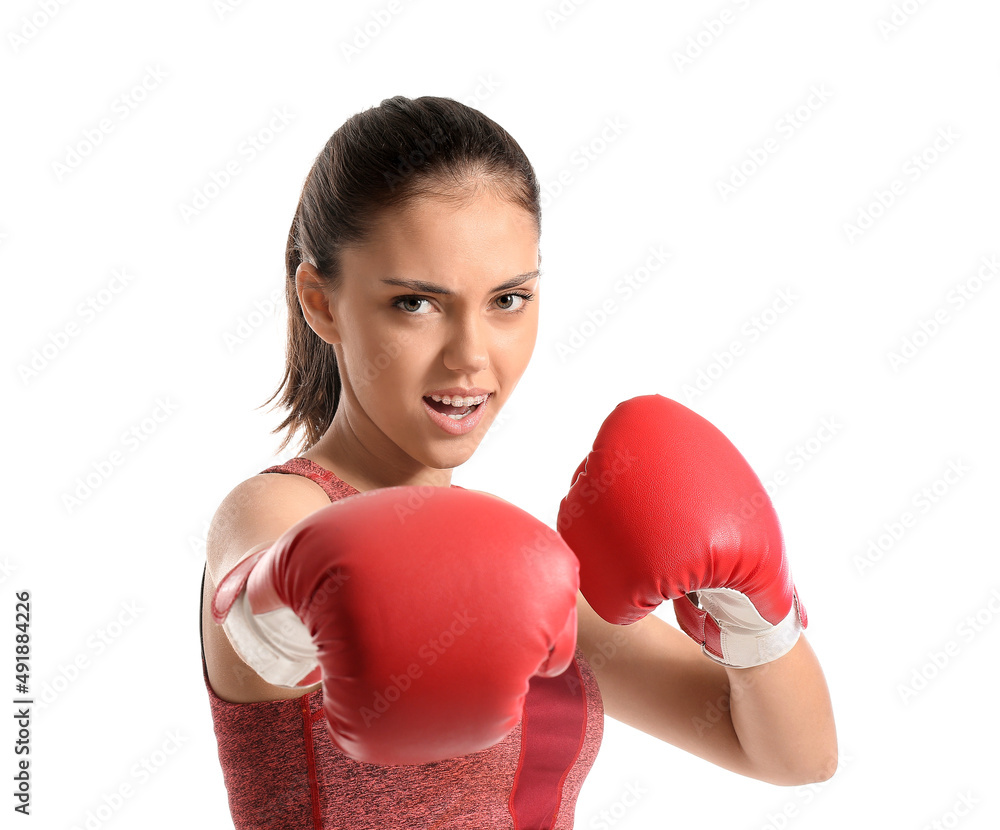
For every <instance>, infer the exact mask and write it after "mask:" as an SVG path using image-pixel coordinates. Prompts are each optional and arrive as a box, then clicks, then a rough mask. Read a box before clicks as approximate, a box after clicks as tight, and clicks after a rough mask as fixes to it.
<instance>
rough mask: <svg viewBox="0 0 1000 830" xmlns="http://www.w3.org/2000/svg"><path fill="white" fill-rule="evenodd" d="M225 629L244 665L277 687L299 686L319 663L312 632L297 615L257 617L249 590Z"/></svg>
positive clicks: (278, 612) (282, 612)
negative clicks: (249, 597) (248, 596)
mask: <svg viewBox="0 0 1000 830" xmlns="http://www.w3.org/2000/svg"><path fill="white" fill-rule="evenodd" d="M222 627H223V628H224V629H225V631H226V635H227V636H228V637H229V642H230V643H232V645H233V648H234V649H235V650H236V653H237V654H238V655H239V656H240V657H241V658H242V659H243V662H245V663H246V664H247V665H248V666H250V668H252V669H253V670H254V671H256V672H257V674H259V675H260V676H261V677H262V678H263V679H264V680H266V681H267V682H268V683H270V684H272V685H274V686H289V687H294V686H297V685H298V683H299V681H300V680H302V679H303V678H304V677H306V676H308V675H309V673H310V672H312V671H313V670H314V669H315V668H316V666H317V665H318V664H319V661H318V660H317V655H318V651H317V649H316V646H315V644H314V643H313V640H312V636H311V635H310V633H309V629H308V628H306V626H305V623H303V622H302V620H300V619H299V618H298V617H297V616H296V614H295V612H294V611H292V609H291V608H278V609H276V610H274V611H268V612H267V613H265V614H254V613H253V611H251V610H250V603H249V602H248V600H247V592H246V590H245V589H244V590H243V591H242V592H241V593H240V595H239V597H238V598H237V599H236V602H234V603H233V607H232V608H231V609H230V610H229V614H228V615H227V616H226V619H225V621H224V622H223V624H222Z"/></svg>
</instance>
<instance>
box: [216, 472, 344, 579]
mask: <svg viewBox="0 0 1000 830" xmlns="http://www.w3.org/2000/svg"><path fill="white" fill-rule="evenodd" d="M328 504H330V497H329V496H328V495H327V494H326V493H325V492H324V490H323V488H322V487H320V485H319V484H317V483H316V482H315V481H312V480H311V479H309V478H307V477H305V476H301V475H288V474H282V473H258V474H257V475H253V476H250V477H249V478H247V479H245V480H244V481H241V482H240V483H239V484H237V485H236V486H235V487H233V489H232V490H230V491H229V493H227V494H226V496H225V498H223V500H222V502H221V503H220V504H219V506H218V508H217V509H216V511H215V514H214V515H213V516H212V521H211V523H210V524H209V529H208V537H207V539H206V558H207V560H208V568H209V571H210V573H212V574H213V575H214V576H216V577H221V576H222V575H223V574H225V573H227V572H228V571H229V570H230V569H231V568H232V567H233V566H234V565H235V564H236V563H237V562H238V561H239V559H241V558H242V557H243V556H244V555H245V554H246V553H247V552H248V551H249V550H250V549H251V548H252V547H255V546H260V545H262V544H266V543H270V542H273V541H274V540H275V539H277V538H278V537H279V536H280V535H281V534H282V533H284V532H285V531H286V530H287V529H288V528H290V527H291V526H292V525H294V524H296V523H297V522H299V521H300V520H301V519H304V518H305V517H306V516H308V515H309V514H310V513H313V512H315V511H316V510H320V509H322V508H323V507H325V506H327V505H328ZM220 571H221V572H220Z"/></svg>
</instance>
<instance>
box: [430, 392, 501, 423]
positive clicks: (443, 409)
mask: <svg viewBox="0 0 1000 830" xmlns="http://www.w3.org/2000/svg"><path fill="white" fill-rule="evenodd" d="M424 401H425V402H426V403H427V405H428V406H429V407H430V408H431V409H433V410H434V411H435V412H440V413H441V414H442V415H447V416H448V417H449V418H451V419H452V420H453V421H461V420H463V419H464V418H466V417H468V416H469V415H471V414H472V413H473V412H475V411H476V410H477V409H478V408H479V407H481V406H482V405H483V403H486V401H483V402H482V403H476V404H472V406H453V405H452V404H450V403H445V402H444V401H436V400H434V399H433V398H430V397H425V398H424Z"/></svg>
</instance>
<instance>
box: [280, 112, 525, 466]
mask: <svg viewBox="0 0 1000 830" xmlns="http://www.w3.org/2000/svg"><path fill="white" fill-rule="evenodd" d="M484 190H488V191H492V192H493V193H495V194H497V195H498V196H500V197H501V198H503V199H505V200H507V201H509V202H510V203H511V204H514V205H517V206H518V207H521V208H523V209H524V210H525V211H527V212H528V213H529V214H530V215H532V216H533V217H534V219H535V227H536V229H537V231H538V234H539V238H540V237H541V201H540V196H539V187H538V180H537V179H536V177H535V172H534V170H533V168H532V166H531V164H530V162H529V161H528V158H527V156H526V155H525V154H524V151H523V150H521V148H520V146H519V145H518V143H517V142H516V141H515V140H514V139H513V138H512V137H511V136H510V135H509V134H508V133H507V131H506V130H504V129H503V127H501V126H500V125H499V124H497V123H496V122H494V121H492V120H491V119H489V118H487V117H486V116H485V115H483V114H482V113H481V112H479V111H478V110H475V109H473V108H471V107H468V106H466V105H465V104H462V103H459V102H458V101H455V100H453V99H451V98H435V97H430V96H423V97H421V98H413V99H411V98H405V97H403V96H401V95H397V96H395V97H393V98H386V99H385V100H384V101H382V103H381V104H379V105H378V106H377V107H371V108H370V109H367V110H365V111H364V112H359V113H357V114H355V115H352V116H351V117H350V118H348V119H347V121H345V122H344V123H343V124H342V125H341V127H340V128H339V129H338V130H337V131H336V132H335V133H334V134H333V135H332V136H330V139H329V141H327V143H326V146H325V147H323V149H322V150H321V151H320V153H319V155H318V156H317V157H316V160H315V161H314V162H313V166H312V168H311V169H310V171H309V175H308V176H307V177H306V180H305V184H304V185H303V186H302V195H301V197H300V198H299V204H298V207H297V208H296V210H295V218H294V219H293V220H292V227H291V230H289V232H288V245H287V248H286V250H285V300H286V302H287V304H288V341H287V349H286V357H285V376H284V378H283V379H282V381H281V384H280V385H279V386H278V389H277V390H276V391H275V393H274V394H273V395H272V396H271V397H270V398H268V400H267V401H265V404H267V403H270V402H271V401H273V400H274V399H275V398H277V397H279V396H280V399H279V401H278V404H277V405H278V406H279V407H281V408H283V409H287V410H288V416H287V417H286V418H285V420H284V421H282V422H281V424H280V425H279V426H278V427H276V428H275V429H274V430H272V432H280V431H282V430H287V433H286V435H285V437H284V440H283V441H282V443H281V446H280V447H279V448H278V452H279V453H280V452H282V451H283V450H284V449H285V447H286V446H287V445H288V444H289V442H290V441H291V440H292V438H293V437H294V436H295V434H296V432H299V431H300V430H301V431H303V432H304V435H303V437H302V439H301V450H300V451H301V452H304V451H305V450H307V449H309V447H311V446H312V445H313V444H315V443H316V442H317V441H318V440H319V439H320V438H321V437H322V435H323V433H324V432H325V431H326V429H327V428H328V427H329V426H330V424H331V423H332V421H333V416H334V414H335V413H336V411H337V404H338V403H339V401H340V388H341V387H340V372H339V369H338V367H337V358H336V354H335V353H334V350H333V346H331V345H330V344H329V343H327V342H325V341H324V340H321V339H320V337H319V336H318V335H317V334H316V333H315V332H314V331H313V330H312V329H311V328H310V327H309V324H308V323H307V322H306V320H305V318H304V317H303V314H302V308H301V307H300V305H299V298H298V294H297V293H296V290H295V272H296V270H297V269H298V267H299V264H300V263H302V262H309V263H311V264H312V265H313V266H314V267H315V268H316V270H317V272H318V273H319V274H320V276H321V277H322V279H323V281H324V287H325V288H326V289H328V290H330V291H334V290H336V287H337V283H338V280H339V277H340V252H341V250H342V249H343V248H344V247H347V246H351V245H361V244H364V241H365V239H366V238H367V236H368V234H369V232H370V231H371V230H372V229H373V227H374V225H375V223H376V222H377V220H378V217H379V214H380V213H381V212H382V211H383V210H386V209H389V208H394V207H402V206H403V205H404V204H405V203H407V202H409V201H410V200H412V199H415V198H419V197H425V196H436V197H439V198H445V199H453V200H455V201H456V202H462V201H464V200H465V199H467V198H469V197H471V196H474V195H476V194H478V193H480V192H482V191H484Z"/></svg>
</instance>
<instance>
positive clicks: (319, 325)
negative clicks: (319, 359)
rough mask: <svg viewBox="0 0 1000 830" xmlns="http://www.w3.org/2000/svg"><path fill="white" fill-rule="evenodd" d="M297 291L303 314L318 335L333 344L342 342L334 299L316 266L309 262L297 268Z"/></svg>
mask: <svg viewBox="0 0 1000 830" xmlns="http://www.w3.org/2000/svg"><path fill="white" fill-rule="evenodd" d="M295 293H296V294H298V297H299V305H300V306H301V307H302V316H303V317H305V320H306V322H307V323H308V324H309V328H311V329H312V330H313V331H314V332H316V334H317V336H318V337H319V338H320V339H321V340H325V341H326V342H327V343H330V344H331V345H333V344H335V343H339V342H340V329H339V327H338V325H337V317H336V313H335V310H334V300H333V298H332V297H331V296H330V292H329V290H327V289H325V288H324V280H323V279H322V278H321V277H320V275H319V272H318V271H317V270H316V268H315V266H314V265H312V264H311V263H308V262H303V263H300V264H299V267H298V268H297V269H296V270H295Z"/></svg>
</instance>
